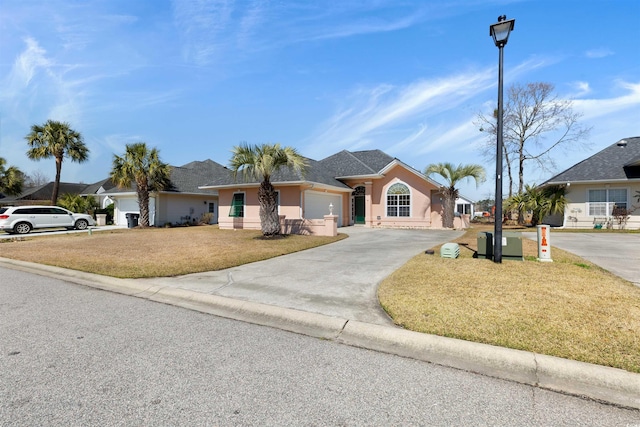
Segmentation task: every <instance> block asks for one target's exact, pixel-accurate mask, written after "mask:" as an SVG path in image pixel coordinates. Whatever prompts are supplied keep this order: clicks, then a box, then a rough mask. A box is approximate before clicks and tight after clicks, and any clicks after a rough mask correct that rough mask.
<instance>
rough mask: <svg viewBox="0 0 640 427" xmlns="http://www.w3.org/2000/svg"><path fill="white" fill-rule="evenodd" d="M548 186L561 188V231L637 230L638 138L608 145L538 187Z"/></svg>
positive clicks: (639, 199) (639, 208)
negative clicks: (621, 211)
mask: <svg viewBox="0 0 640 427" xmlns="http://www.w3.org/2000/svg"><path fill="white" fill-rule="evenodd" d="M549 185H562V186H565V196H566V197H567V199H568V200H569V203H568V205H567V208H566V210H565V212H564V218H563V224H564V227H567V228H574V227H575V228H594V227H596V228H598V227H612V228H627V229H640V137H632V138H624V139H622V140H620V141H618V142H616V143H613V144H611V145H610V146H608V147H607V148H605V149H604V150H602V151H599V152H598V153H596V154H594V155H593V156H591V157H589V158H588V159H586V160H583V161H581V162H580V163H577V164H576V165H574V166H571V167H570V168H569V169H567V170H565V171H564V172H561V173H559V174H557V175H556V176H554V177H553V178H551V179H549V180H547V181H546V182H544V183H543V184H542V186H549ZM614 207H615V208H619V209H626V212H627V215H615V213H616V212H618V211H619V209H618V210H616V211H614ZM627 216H628V219H627V220H626V221H623V223H621V221H620V220H621V219H622V218H627Z"/></svg>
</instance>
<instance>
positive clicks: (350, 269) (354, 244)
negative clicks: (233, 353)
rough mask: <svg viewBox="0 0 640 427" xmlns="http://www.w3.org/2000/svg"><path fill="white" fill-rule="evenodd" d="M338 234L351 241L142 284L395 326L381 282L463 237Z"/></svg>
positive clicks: (446, 233) (349, 230)
mask: <svg viewBox="0 0 640 427" xmlns="http://www.w3.org/2000/svg"><path fill="white" fill-rule="evenodd" d="M339 231H340V232H341V233H346V234H348V235H349V238H347V239H344V240H342V241H340V242H336V243H333V244H331V245H326V246H322V247H319V248H314V249H309V250H305V251H302V252H298V253H294V254H289V255H284V256H281V257H277V258H273V259H270V260H266V261H260V262H255V263H251V264H246V265H242V266H238V267H234V268H230V269H226V270H221V271H212V272H206V273H196V274H189V275H185V276H179V277H167V278H153V279H138V280H137V281H140V282H149V285H151V284H154V285H160V286H168V287H174V288H181V289H188V290H192V291H196V292H204V293H209V294H213V295H219V296H224V297H229V298H236V299H241V300H246V301H254V302H259V303H264V304H269V305H275V306H279V307H287V308H294V309H298V310H303V311H309V312H314V313H320V314H326V315H329V316H337V317H342V318H346V319H353V320H359V321H362V322H367V323H376V324H382V325H391V324H392V322H391V320H390V319H389V317H388V316H387V314H386V313H385V312H384V310H382V308H380V305H379V303H378V298H377V295H376V292H377V287H378V283H380V281H381V280H383V279H384V278H385V277H387V276H388V275H389V274H391V273H392V272H393V271H395V270H396V269H398V268H399V267H400V266H402V265H403V264H404V263H406V262H407V261H408V260H409V259H410V258H412V257H413V256H415V255H417V254H419V253H421V252H424V251H425V250H426V249H429V248H431V247H433V246H435V245H438V244H441V243H445V242H448V241H452V240H454V239H456V238H457V237H459V236H461V235H462V234H463V232H461V231H451V230H391V229H375V228H374V229H372V228H365V227H346V228H341V229H340V230H339ZM212 256H215V254H212ZM425 256H426V255H425Z"/></svg>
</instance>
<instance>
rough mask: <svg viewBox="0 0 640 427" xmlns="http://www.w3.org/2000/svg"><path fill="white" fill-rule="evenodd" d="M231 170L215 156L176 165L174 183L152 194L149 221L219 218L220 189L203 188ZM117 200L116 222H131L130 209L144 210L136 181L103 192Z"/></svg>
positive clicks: (172, 172) (171, 179)
mask: <svg viewBox="0 0 640 427" xmlns="http://www.w3.org/2000/svg"><path fill="white" fill-rule="evenodd" d="M228 173H229V170H228V169H227V168H226V167H224V166H222V165H220V164H218V163H216V162H214V161H213V160H204V161H194V162H191V163H187V164H186V165H182V166H172V167H171V175H170V182H171V187H170V188H168V189H167V190H164V191H158V192H152V193H151V194H150V197H149V223H150V225H155V226H164V225H166V224H194V223H197V222H199V221H200V220H201V219H202V218H203V216H204V215H205V214H211V219H210V221H209V223H211V224H216V223H217V222H218V192H217V191H216V190H210V189H204V188H199V186H200V185H202V184H203V183H206V182H210V181H211V180H213V179H215V178H216V177H217V176H220V175H225V176H226V175H227V174H228ZM99 194H100V195H101V196H104V197H107V198H108V199H109V200H111V201H113V203H114V212H113V221H114V223H115V224H116V225H127V217H126V215H127V214H128V213H136V214H139V213H140V207H139V205H138V195H137V193H136V190H135V184H134V185H133V187H132V188H126V189H122V188H118V187H115V186H114V187H113V188H111V189H109V190H106V191H102V192H100V193H99Z"/></svg>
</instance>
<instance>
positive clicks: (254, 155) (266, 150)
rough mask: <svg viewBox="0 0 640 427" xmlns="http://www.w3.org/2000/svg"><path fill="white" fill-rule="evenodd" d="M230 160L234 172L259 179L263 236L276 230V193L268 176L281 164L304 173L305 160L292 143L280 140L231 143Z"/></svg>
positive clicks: (277, 231) (276, 233) (246, 177)
mask: <svg viewBox="0 0 640 427" xmlns="http://www.w3.org/2000/svg"><path fill="white" fill-rule="evenodd" d="M232 153H233V156H232V157H231V160H230V162H229V163H230V165H231V169H232V170H233V174H234V176H237V174H238V172H239V171H241V172H242V174H243V176H244V178H245V180H247V179H255V180H257V181H260V188H259V189H258V202H259V203H260V226H261V228H262V234H263V235H264V236H275V235H278V234H280V231H281V230H280V219H279V218H278V203H277V193H276V190H275V189H274V188H273V185H272V184H271V177H272V176H273V174H275V173H276V172H278V171H279V170H280V169H281V168H285V167H286V168H289V169H292V170H294V171H296V172H300V173H304V172H305V170H306V168H307V161H306V159H305V158H304V157H302V156H301V155H300V154H298V152H297V151H296V149H295V148H293V147H281V146H280V144H262V145H248V144H241V145H239V146H237V147H233V150H232Z"/></svg>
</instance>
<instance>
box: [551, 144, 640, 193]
mask: <svg viewBox="0 0 640 427" xmlns="http://www.w3.org/2000/svg"><path fill="white" fill-rule="evenodd" d="M624 141H626V142H627V144H626V146H620V145H618V144H619V142H616V143H614V144H611V145H610V146H608V147H607V148H605V149H604V150H602V151H600V152H598V153H596V154H594V155H593V156H591V157H589V158H588V159H585V160H583V161H581V162H580V163H578V164H576V165H574V166H572V167H570V168H569V169H567V170H565V171H564V172H561V173H559V174H557V175H556V176H554V177H553V178H551V179H549V180H547V181H546V182H545V183H544V184H543V185H545V184H563V183H567V182H582V181H624V180H627V179H638V178H640V137H637V136H636V137H633V138H624Z"/></svg>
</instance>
